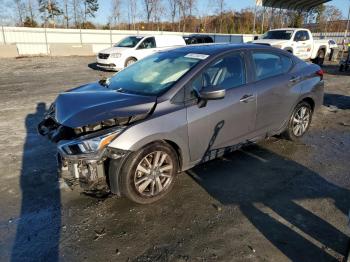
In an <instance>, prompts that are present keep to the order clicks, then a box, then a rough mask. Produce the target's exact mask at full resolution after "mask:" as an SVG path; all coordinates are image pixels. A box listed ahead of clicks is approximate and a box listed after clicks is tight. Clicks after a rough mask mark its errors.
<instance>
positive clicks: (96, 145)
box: [60, 127, 125, 155]
mask: <svg viewBox="0 0 350 262" xmlns="http://www.w3.org/2000/svg"><path fill="white" fill-rule="evenodd" d="M124 129H125V127H118V128H114V129H113V130H110V129H109V130H108V131H107V130H104V131H105V132H103V133H101V132H98V133H99V134H96V133H94V134H91V135H87V136H83V137H81V138H80V139H77V140H74V141H72V142H69V143H66V144H63V145H61V146H60V148H61V150H63V151H64V152H65V153H66V154H68V155H78V154H91V153H96V152H98V151H100V150H102V149H104V148H105V147H106V146H107V145H108V144H109V143H111V142H112V140H113V139H114V138H116V137H117V136H118V135H119V134H120V133H121V132H122V131H123V130H124Z"/></svg>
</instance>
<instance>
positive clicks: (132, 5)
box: [128, 0, 137, 30]
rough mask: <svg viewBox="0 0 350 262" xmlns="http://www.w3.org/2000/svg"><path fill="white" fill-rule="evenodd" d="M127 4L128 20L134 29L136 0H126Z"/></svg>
mask: <svg viewBox="0 0 350 262" xmlns="http://www.w3.org/2000/svg"><path fill="white" fill-rule="evenodd" d="M128 4H129V8H128V9H129V11H130V16H129V17H130V20H131V21H130V22H131V24H132V27H133V30H135V29H136V23H135V21H136V13H137V0H129V1H128Z"/></svg>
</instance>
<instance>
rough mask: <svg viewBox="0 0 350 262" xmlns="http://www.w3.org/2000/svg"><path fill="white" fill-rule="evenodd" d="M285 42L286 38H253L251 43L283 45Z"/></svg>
mask: <svg viewBox="0 0 350 262" xmlns="http://www.w3.org/2000/svg"><path fill="white" fill-rule="evenodd" d="M286 42H287V40H279V39H259V40H254V41H253V42H252V43H253V44H269V45H271V46H273V45H283V44H285V43H286Z"/></svg>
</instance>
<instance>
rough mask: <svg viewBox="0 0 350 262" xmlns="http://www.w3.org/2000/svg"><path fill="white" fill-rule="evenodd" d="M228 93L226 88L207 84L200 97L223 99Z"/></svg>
mask: <svg viewBox="0 0 350 262" xmlns="http://www.w3.org/2000/svg"><path fill="white" fill-rule="evenodd" d="M225 95H226V90H225V89H222V88H220V87H213V86H206V87H203V88H202V90H201V91H200V92H199V97H200V98H201V99H204V100H218V99H223V98H224V97H225Z"/></svg>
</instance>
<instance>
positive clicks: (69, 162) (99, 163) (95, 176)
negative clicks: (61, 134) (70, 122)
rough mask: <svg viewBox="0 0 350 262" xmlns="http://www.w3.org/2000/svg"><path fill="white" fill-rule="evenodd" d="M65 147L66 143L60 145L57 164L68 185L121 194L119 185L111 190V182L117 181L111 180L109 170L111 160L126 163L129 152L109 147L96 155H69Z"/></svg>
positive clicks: (86, 189) (87, 189) (113, 186)
mask: <svg viewBox="0 0 350 262" xmlns="http://www.w3.org/2000/svg"><path fill="white" fill-rule="evenodd" d="M64 145H65V142H64V141H62V143H59V144H58V147H57V148H58V154H57V162H58V168H59V173H60V175H61V177H62V178H63V179H64V180H65V181H66V182H67V184H68V185H70V186H76V185H79V187H80V188H81V189H82V190H84V191H104V192H106V191H108V192H109V191H112V193H115V194H119V186H118V185H112V189H111V184H110V181H111V180H112V181H115V179H114V178H110V176H109V175H110V174H109V173H108V169H107V168H108V164H109V161H110V160H111V159H112V160H116V161H120V163H122V162H124V159H125V158H126V157H127V156H128V154H129V151H124V150H119V149H114V148H108V147H107V148H104V149H103V150H101V151H98V152H96V153H90V154H78V155H69V154H67V153H66V152H65V150H64V149H63V148H64ZM111 175H112V176H118V174H111ZM113 191H114V192H113Z"/></svg>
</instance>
